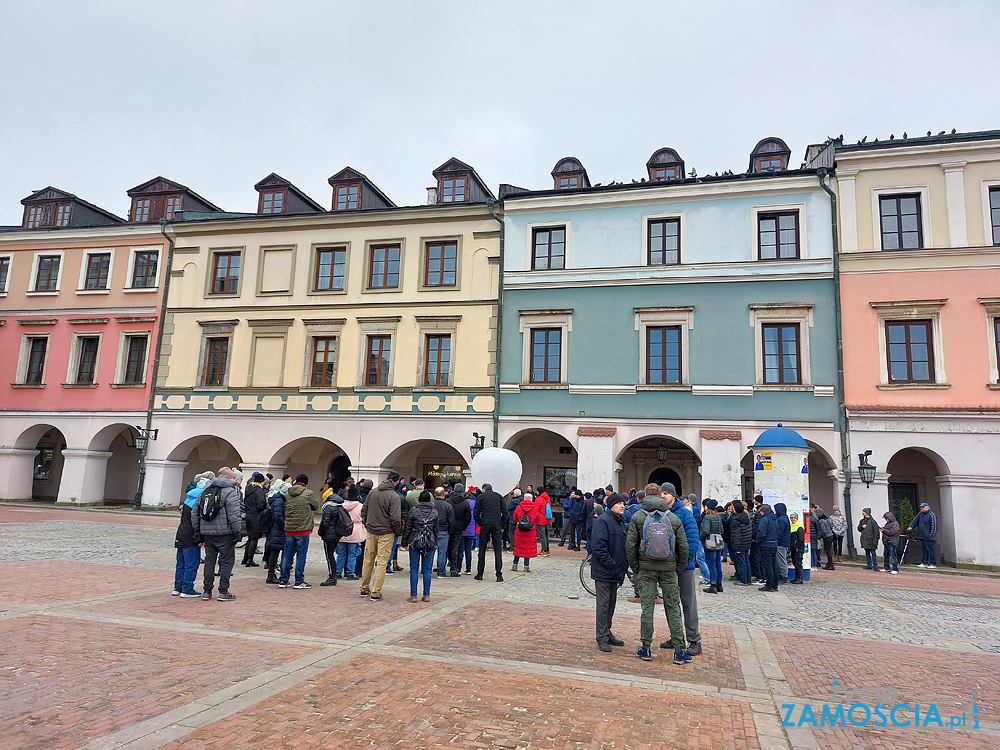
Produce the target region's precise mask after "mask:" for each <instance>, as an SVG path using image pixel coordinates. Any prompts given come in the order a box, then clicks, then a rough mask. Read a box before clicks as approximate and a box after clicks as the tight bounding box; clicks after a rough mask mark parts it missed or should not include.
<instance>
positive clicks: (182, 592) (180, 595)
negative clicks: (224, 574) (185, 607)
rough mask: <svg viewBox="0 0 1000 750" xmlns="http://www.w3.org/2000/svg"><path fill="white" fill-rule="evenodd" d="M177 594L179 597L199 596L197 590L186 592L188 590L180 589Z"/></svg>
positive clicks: (195, 597) (190, 597) (194, 597)
mask: <svg viewBox="0 0 1000 750" xmlns="http://www.w3.org/2000/svg"><path fill="white" fill-rule="evenodd" d="M178 596H179V597H180V598H181V599H197V598H198V597H200V596H201V593H200V592H198V591H190V592H188V591H181V592H180V593H179V594H178Z"/></svg>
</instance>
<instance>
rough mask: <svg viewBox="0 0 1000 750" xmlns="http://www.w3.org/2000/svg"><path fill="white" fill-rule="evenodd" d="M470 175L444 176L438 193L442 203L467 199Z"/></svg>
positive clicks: (460, 201)
mask: <svg viewBox="0 0 1000 750" xmlns="http://www.w3.org/2000/svg"><path fill="white" fill-rule="evenodd" d="M468 182H469V178H468V177H443V178H441V188H440V190H439V191H438V194H439V195H440V196H441V202H442V203H462V202H463V201H465V199H466V188H467V186H468Z"/></svg>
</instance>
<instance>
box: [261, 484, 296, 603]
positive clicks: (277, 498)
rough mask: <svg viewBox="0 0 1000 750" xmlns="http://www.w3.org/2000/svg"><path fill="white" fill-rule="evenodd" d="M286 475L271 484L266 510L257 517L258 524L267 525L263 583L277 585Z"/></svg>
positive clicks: (283, 529)
mask: <svg viewBox="0 0 1000 750" xmlns="http://www.w3.org/2000/svg"><path fill="white" fill-rule="evenodd" d="M288 479H289V477H288V475H287V474H286V475H285V476H284V477H282V478H281V479H275V480H274V481H273V482H271V494H270V495H268V496H267V508H266V509H265V510H264V512H263V513H261V514H260V516H259V517H258V519H257V520H258V523H260V524H261V528H263V525H264V524H265V523H266V524H267V540H266V541H265V542H264V565H265V566H266V567H267V579H266V580H265V581H264V583H273V584H275V585H277V584H278V575H277V568H278V558H279V557H280V556H281V553H282V552H283V551H284V549H285V490H287V489H288V487H289V484H288Z"/></svg>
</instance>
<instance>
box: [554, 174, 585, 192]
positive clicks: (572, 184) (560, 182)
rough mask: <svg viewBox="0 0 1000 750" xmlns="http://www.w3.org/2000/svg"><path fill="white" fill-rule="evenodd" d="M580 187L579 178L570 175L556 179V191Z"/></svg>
mask: <svg viewBox="0 0 1000 750" xmlns="http://www.w3.org/2000/svg"><path fill="white" fill-rule="evenodd" d="M578 187H580V176H579V175H570V176H567V177H557V178H556V190H570V189H572V188H578Z"/></svg>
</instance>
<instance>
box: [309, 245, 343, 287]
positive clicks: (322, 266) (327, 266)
mask: <svg viewBox="0 0 1000 750" xmlns="http://www.w3.org/2000/svg"><path fill="white" fill-rule="evenodd" d="M346 268H347V248H344V247H318V248H316V279H315V282H316V283H315V286H314V287H313V288H314V290H315V291H317V292H331V291H339V290H343V288H344V271H345V269H346Z"/></svg>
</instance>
